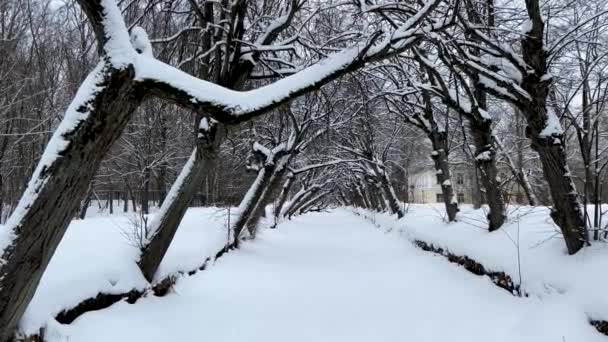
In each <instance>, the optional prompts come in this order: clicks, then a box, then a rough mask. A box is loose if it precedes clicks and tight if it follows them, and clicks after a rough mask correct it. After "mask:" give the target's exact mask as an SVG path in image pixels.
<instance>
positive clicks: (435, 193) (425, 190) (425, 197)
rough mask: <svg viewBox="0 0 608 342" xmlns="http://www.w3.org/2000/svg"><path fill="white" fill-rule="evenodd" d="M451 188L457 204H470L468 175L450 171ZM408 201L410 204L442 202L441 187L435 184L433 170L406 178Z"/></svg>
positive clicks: (459, 171) (470, 192) (435, 179)
mask: <svg viewBox="0 0 608 342" xmlns="http://www.w3.org/2000/svg"><path fill="white" fill-rule="evenodd" d="M451 181H452V186H453V188H454V193H455V194H456V198H457V199H458V203H471V201H472V190H473V189H472V185H473V184H472V181H471V180H470V177H469V174H468V173H467V172H466V171H463V170H454V171H452V177H451ZM408 184H409V200H410V202H411V203H440V202H443V193H442V192H441V185H440V184H439V183H437V176H436V175H435V170H424V171H420V172H417V173H414V174H411V175H410V176H409V178H408Z"/></svg>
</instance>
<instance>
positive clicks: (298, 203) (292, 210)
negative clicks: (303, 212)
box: [285, 186, 321, 218]
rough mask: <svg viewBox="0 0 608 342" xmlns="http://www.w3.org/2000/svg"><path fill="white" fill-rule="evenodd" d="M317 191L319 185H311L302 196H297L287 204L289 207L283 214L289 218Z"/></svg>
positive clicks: (319, 189)
mask: <svg viewBox="0 0 608 342" xmlns="http://www.w3.org/2000/svg"><path fill="white" fill-rule="evenodd" d="M319 191H321V188H320V187H319V186H311V187H310V188H309V189H308V190H307V191H306V193H305V194H304V195H303V196H301V197H299V198H298V199H297V200H295V199H294V201H293V202H292V203H291V205H290V206H289V209H288V210H287V211H286V212H285V215H286V216H287V217H288V218H291V217H292V216H293V215H295V214H296V213H297V212H298V210H300V208H302V206H304V205H305V204H306V203H308V201H309V200H310V199H311V198H312V197H314V196H315V195H316V194H317V193H318V192H319Z"/></svg>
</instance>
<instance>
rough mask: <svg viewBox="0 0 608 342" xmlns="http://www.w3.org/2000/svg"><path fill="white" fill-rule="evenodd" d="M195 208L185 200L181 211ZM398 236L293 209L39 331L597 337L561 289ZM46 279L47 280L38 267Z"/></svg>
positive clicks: (350, 337) (335, 337) (87, 336)
mask: <svg viewBox="0 0 608 342" xmlns="http://www.w3.org/2000/svg"><path fill="white" fill-rule="evenodd" d="M193 214H195V213H194V211H193V210H191V211H190V212H189V213H188V215H189V216H188V218H189V219H190V218H192V217H193ZM411 214H412V213H411V212H410V215H411ZM202 216H203V217H204V218H201V219H199V220H197V224H198V227H203V226H206V225H207V223H208V222H205V220H208V216H206V217H205V216H204V215H202ZM406 217H407V216H406ZM389 219H390V218H387V222H388V220H389ZM421 222H424V221H421ZM435 223H436V225H437V226H438V227H428V226H427V227H426V228H428V229H441V228H440V227H439V226H440V225H441V224H440V223H439V222H435ZM183 226H189V224H187V223H185V224H184V225H182V227H183ZM209 226H210V227H211V226H213V225H212V224H210V225H209ZM103 228H104V229H105V228H107V227H103ZM423 228H425V227H420V229H423ZM451 228H452V227H447V228H446V227H445V225H444V226H443V229H451ZM108 229H110V228H108ZM77 230H78V229H73V227H70V232H69V234H70V236H72V235H73V237H70V236H68V237H69V239H66V241H64V242H63V243H62V244H64V245H65V246H63V247H64V250H65V252H64V253H68V254H69V253H70V252H69V251H70V248H65V247H66V246H68V245H71V244H73V243H74V241H73V240H72V239H76V238H77V236H76V235H80V234H76V233H75V231H77ZM180 230H182V229H181V227H180ZM209 230H212V229H209ZM218 230H219V229H218ZM178 234H181V233H178ZM486 234H487V233H486ZM86 235H87V234H86V233H82V235H81V238H82V236H86ZM182 236H183V235H182ZM396 236H399V234H397V235H395V234H387V233H385V232H384V231H383V230H379V229H376V227H375V226H374V225H373V224H371V223H370V222H369V221H366V220H364V219H363V218H361V217H359V216H355V215H354V214H353V213H352V212H350V211H348V210H346V209H337V210H334V211H332V212H330V213H315V214H308V215H305V216H302V217H297V218H295V219H294V220H293V221H289V222H285V223H283V224H281V225H280V226H279V229H277V230H264V231H263V232H261V233H260V234H259V236H258V239H256V240H255V241H252V242H248V243H244V244H243V245H242V248H241V249H239V250H236V251H233V252H231V253H229V254H227V255H225V256H224V257H222V258H221V259H219V260H218V261H217V262H216V263H215V265H213V266H212V267H210V268H209V269H208V270H206V271H204V272H199V273H197V274H195V275H193V276H190V277H185V278H182V279H181V280H180V281H178V283H177V284H176V285H175V287H174V292H173V293H171V294H169V295H167V296H165V297H162V298H159V297H154V296H149V297H146V298H143V299H140V300H139V301H138V302H137V303H136V304H132V305H131V304H127V303H125V302H121V303H118V304H115V305H113V306H112V307H110V308H108V309H105V310H100V311H97V312H90V313H87V314H85V315H83V316H81V317H80V318H78V319H77V320H76V321H75V322H73V323H72V324H70V325H59V324H58V323H53V322H52V321H50V322H49V325H48V327H47V333H46V338H47V340H48V341H62V342H63V341H70V342H74V341H87V342H91V341H104V342H106V341H146V342H151V341H184V340H187V341H191V340H196V341H198V340H212V341H243V340H247V341H264V342H273V341H281V342H283V341H292V342H296V341H306V342H311V341H314V342H317V341H332V342H334V341H348V342H354V341H366V342H368V341H416V342H422V341H443V340H449V341H463V342H465V341H466V342H475V341H483V342H486V341H509V342H512V341H534V342H544V341H547V342H549V341H551V342H562V341H605V340H606V337H605V336H602V335H600V334H599V333H598V332H596V331H595V329H594V328H593V327H592V326H590V325H589V324H588V322H587V317H586V315H585V313H584V312H583V311H581V310H579V307H577V306H575V305H572V303H570V302H568V301H564V300H559V299H558V298H557V297H553V296H548V297H542V298H540V297H536V296H532V297H530V298H519V297H515V296H512V295H510V294H509V293H507V292H506V291H504V290H502V289H500V288H498V287H496V286H494V285H493V284H492V283H491V282H490V281H489V280H488V278H486V277H478V276H475V275H473V274H471V273H469V272H467V271H465V270H464V269H462V268H460V267H456V266H455V265H454V264H451V263H449V262H448V261H446V260H445V258H443V257H440V256H436V255H434V254H432V253H428V252H424V251H421V250H419V249H418V248H416V247H414V246H413V245H412V244H411V243H409V242H408V241H407V240H405V239H403V238H396ZM201 237H202V236H201ZM201 241H202V239H201ZM115 242H116V241H115ZM466 242H467V241H466V240H464V241H463V243H466ZM89 243H90V245H91V246H92V247H91V248H99V249H101V250H105V251H106V252H111V250H109V248H107V247H105V246H96V245H97V244H99V245H101V243H98V242H97V241H90V242H89ZM126 250H128V249H126ZM60 251H61V247H60ZM71 253H72V254H73V253H74V250H73V249H72V252H71ZM197 253H202V251H197ZM133 255H134V253H132V252H128V253H127V252H124V254H123V256H122V257H121V256H117V257H114V256H112V257H111V258H112V261H114V262H111V263H112V264H114V263H119V262H118V259H122V263H128V261H126V260H125V259H127V260H132V258H133ZM174 255H175V254H174ZM75 257H76V256H72V258H75ZM129 257H131V259H128V258H129ZM108 258H110V256H108ZM53 262H55V260H53ZM177 264H179V261H178V262H176V265H177ZM94 265H95V264H94ZM96 265H98V266H101V263H99V264H96ZM105 265H109V263H108V264H105ZM54 267H56V266H54ZM75 267H76V266H75ZM114 267H116V268H119V266H118V265H114ZM552 267H554V268H556V267H559V266H552ZM78 268H79V269H80V270H81V269H82V266H80V267H78ZM604 270H605V268H604ZM51 271H53V273H59V272H60V271H61V270H58V269H54V270H53V269H51ZM597 271H598V272H601V271H602V270H597ZM64 272H65V271H64ZM71 272H72V271H70V273H71ZM74 273H76V272H75V271H74ZM119 273H120V272H119ZM56 276H57V275H56ZM45 282H47V284H48V282H49V280H48V279H46V277H45ZM601 285H602V284H598V286H601ZM47 286H48V285H47ZM66 286H67V283H66ZM64 290H65V288H64ZM33 305H34V304H33Z"/></svg>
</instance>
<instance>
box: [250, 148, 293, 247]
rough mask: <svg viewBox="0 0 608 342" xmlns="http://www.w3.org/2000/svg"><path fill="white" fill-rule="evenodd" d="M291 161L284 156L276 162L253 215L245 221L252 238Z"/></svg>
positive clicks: (287, 156)
mask: <svg viewBox="0 0 608 342" xmlns="http://www.w3.org/2000/svg"><path fill="white" fill-rule="evenodd" d="M290 160H291V154H290V155H285V156H283V157H281V158H280V159H279V160H278V161H277V162H276V166H275V169H274V171H273V174H272V177H271V179H270V181H269V182H268V185H267V186H266V188H265V189H264V191H263V192H262V195H261V196H260V199H259V200H258V202H257V203H256V204H255V208H254V209H253V214H252V215H251V217H250V218H249V220H247V224H246V225H247V230H248V231H249V233H250V234H251V236H252V237H255V235H256V232H257V228H258V224H259V222H260V219H261V218H262V216H264V214H265V212H266V206H267V205H268V204H269V203H272V201H273V199H274V198H275V197H276V196H277V193H278V192H279V189H280V188H281V183H282V181H283V179H284V178H285V173H286V172H287V164H288V163H289V161H290Z"/></svg>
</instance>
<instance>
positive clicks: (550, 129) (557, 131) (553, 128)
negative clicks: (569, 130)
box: [539, 108, 563, 144]
mask: <svg viewBox="0 0 608 342" xmlns="http://www.w3.org/2000/svg"><path fill="white" fill-rule="evenodd" d="M562 134H563V131H562V125H561V124H560V122H559V118H558V117H557V115H556V114H555V113H554V112H553V110H551V109H550V108H547V122H546V124H545V128H544V129H543V130H542V131H541V132H540V134H539V135H540V136H541V137H545V138H546V137H550V136H553V135H562ZM558 140H559V139H558ZM554 143H555V141H554ZM559 143H560V142H557V143H556V144H559Z"/></svg>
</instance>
